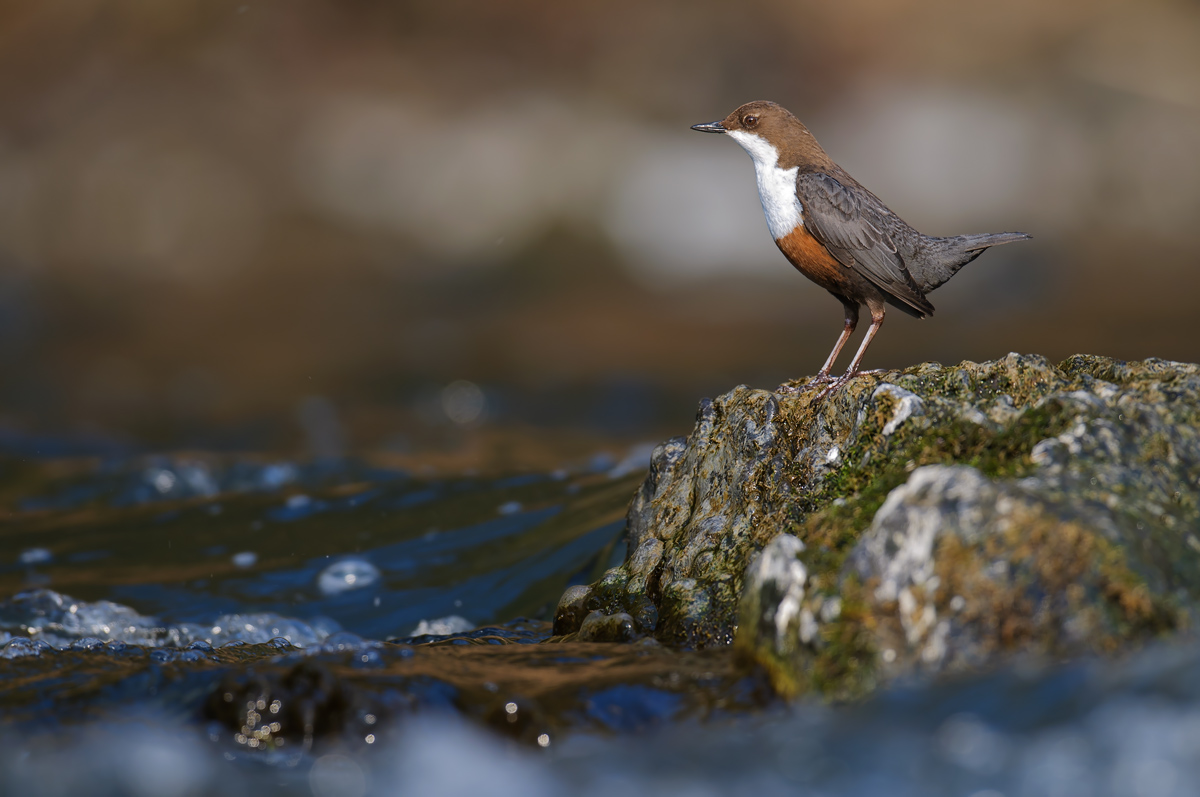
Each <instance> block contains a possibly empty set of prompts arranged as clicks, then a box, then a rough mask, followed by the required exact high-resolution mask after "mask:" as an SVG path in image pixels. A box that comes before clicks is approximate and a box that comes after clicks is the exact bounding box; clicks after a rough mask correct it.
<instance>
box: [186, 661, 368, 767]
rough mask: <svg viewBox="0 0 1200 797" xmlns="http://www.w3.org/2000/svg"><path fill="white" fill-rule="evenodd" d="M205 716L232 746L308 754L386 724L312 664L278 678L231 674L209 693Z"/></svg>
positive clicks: (338, 680) (343, 683) (350, 688)
mask: <svg viewBox="0 0 1200 797" xmlns="http://www.w3.org/2000/svg"><path fill="white" fill-rule="evenodd" d="M204 713H205V716H206V717H207V718H208V719H211V720H215V721H217V722H218V723H220V724H221V725H224V726H225V727H226V728H228V730H229V731H230V733H231V736H232V739H233V741H234V743H235V744H237V745H240V746H244V747H247V748H249V749H260V750H275V749H278V748H281V747H287V746H289V745H290V746H292V747H296V746H301V747H303V748H304V749H308V748H310V747H312V745H313V742H314V740H315V739H318V738H321V737H328V736H334V735H344V736H348V737H351V738H362V739H365V738H366V736H367V735H369V734H372V733H376V732H378V727H377V726H378V724H379V723H380V721H381V720H382V719H384V717H383V715H382V713H381V708H380V707H379V706H376V705H373V704H372V703H371V702H370V701H369V700H368V699H367V698H366V697H365V696H364V695H361V694H360V693H359V692H358V691H357V690H356V689H355V688H354V687H353V686H352V685H351V684H350V683H348V682H347V681H346V680H344V679H341V678H338V677H337V676H335V675H334V674H333V673H332V672H330V671H329V670H328V669H326V668H324V667H322V666H320V665H318V664H314V663H312V662H302V663H300V664H297V665H296V666H295V667H293V668H291V669H290V670H288V671H287V672H285V673H283V674H282V676H280V675H276V674H270V675H263V676H256V675H254V674H253V673H252V672H249V673H244V674H243V673H238V674H230V675H228V676H226V678H225V679H224V680H223V681H222V682H221V684H220V685H219V686H218V687H217V688H216V689H215V690H213V692H211V693H210V694H209V696H208V700H207V701H206V703H205V707H204ZM373 742H374V737H372V740H371V742H368V743H373Z"/></svg>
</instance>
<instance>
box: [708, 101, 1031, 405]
mask: <svg viewBox="0 0 1200 797" xmlns="http://www.w3.org/2000/svg"><path fill="white" fill-rule="evenodd" d="M692 129H693V130H699V131H700V132H703V133H720V134H723V135H727V136H729V137H730V138H732V139H733V140H734V141H736V142H737V143H738V144H739V145H740V146H741V147H742V149H744V150H745V151H746V152H747V153H748V154H749V155H750V158H751V160H753V161H754V173H755V176H756V178H757V181H758V196H759V199H760V200H761V202H762V208H763V214H764V215H765V216H766V218H767V227H768V228H769V229H770V231H771V237H772V238H773V239H774V240H775V244H776V245H777V246H778V247H779V249H780V251H781V252H783V255H784V257H786V258H787V259H788V261H789V262H791V264H792V265H793V266H795V268H796V269H797V270H798V271H799V272H800V273H801V274H803V275H804V276H806V277H808V278H809V279H810V280H812V281H813V282H815V283H817V284H818V285H820V286H821V287H822V288H824V289H825V290H827V291H829V293H831V294H833V296H834V297H835V298H837V299H838V300H839V301H841V303H842V306H843V308H844V309H845V313H846V315H845V325H844V326H843V328H842V334H841V335H840V336H839V337H838V339H837V343H835V344H834V346H833V351H831V352H830V353H829V357H828V358H827V359H826V360H825V364H824V365H823V366H821V370H820V371H818V372H817V375H816V376H815V377H814V378H813V379H812V380H810V381H809V382H808V384H809V385H812V384H827V387H826V388H825V390H824V391H822V394H821V395H827V394H828V393H829V392H831V391H833V390H836V389H838V388H840V387H841V386H842V385H845V384H846V383H847V382H849V381H850V380H851V379H853V378H854V377H855V376H856V375H858V374H859V373H861V372H860V370H859V368H860V366H861V365H862V359H863V355H864V354H866V352H867V347H868V346H870V345H871V341H872V340H873V339H874V338H875V335H876V333H878V332H879V328H880V327H881V326H882V325H883V318H884V315H885V314H886V310H887V306H888V305H891V306H893V307H895V308H897V309H899V310H900V311H902V312H904V313H907V314H908V315H911V316H915V317H916V318H926V317H928V316H930V315H933V305H932V304H930V303H929V299H928V298H926V294H928V293H929V292H930V291H932V290H934V289H935V288H937V287H938V286H939V285H942V284H943V283H945V282H946V281H947V280H949V279H950V278H951V277H953V276H954V275H955V273H957V272H958V270H959V269H960V268H962V267H963V266H965V265H966V264H967V263H970V262H971V261H972V260H974V259H975V258H977V257H979V255H981V254H982V253H983V251H984V250H985V249H988V248H989V247H992V246H999V245H1000V244H1007V243H1012V242H1013V241H1023V240H1026V239H1028V238H1032V236H1031V235H1029V234H1028V233H1023V232H1001V233H984V234H980V235H956V236H951V237H948V238H936V237H933V236H929V235H924V234H922V233H920V232H918V231H917V230H915V229H913V228H912V227H911V226H909V225H908V224H907V223H906V222H905V221H904V220H903V219H901V218H900V217H899V216H897V215H896V214H895V213H893V212H892V211H891V210H890V209H889V208H888V207H887V205H885V204H883V202H882V201H881V200H880V199H879V197H877V196H875V195H874V194H873V193H871V192H870V191H868V190H867V189H866V188H865V187H864V186H863V185H862V184H861V183H859V182H858V181H857V180H855V179H854V178H853V177H851V176H850V174H849V173H848V172H847V171H846V170H845V169H843V168H842V167H840V166H838V165H837V164H836V163H834V162H833V159H832V158H830V157H829V155H828V154H826V152H825V150H824V149H822V148H821V145H820V144H818V143H817V139H816V138H815V137H814V136H813V134H812V133H810V132H809V130H808V128H807V127H805V126H804V124H803V123H801V121H800V120H799V119H797V118H796V117H795V116H794V115H793V114H792V113H791V112H790V111H788V110H787V109H786V108H784V107H783V106H781V105H778V104H776V103H774V102H769V101H765V100H759V101H756V102H748V103H746V104H745V105H742V106H741V107H739V108H738V109H737V110H735V111H734V112H733V113H731V114H729V115H728V116H726V117H725V118H724V119H720V120H718V121H715V122H708V123H705V124H698V125H692ZM863 305H866V307H867V310H868V311H869V312H870V313H871V326H870V328H869V329H868V330H867V334H866V335H865V336H864V337H863V341H862V344H861V345H860V346H859V347H858V351H857V352H856V353H855V355H854V359H853V360H851V361H850V366H849V367H848V368H847V369H846V372H845V373H844V374H843V375H842V376H841V377H838V378H836V379H835V378H834V377H833V376H832V375H831V371H832V369H833V366H834V363H835V362H836V361H837V358H838V355H839V354H841V351H842V347H843V346H845V345H846V341H847V340H848V339H849V338H850V336H851V335H852V334H853V333H854V330H855V328H856V327H857V326H858V314H859V309H860V308H861V307H862V306H863ZM780 390H781V391H784V392H790V391H795V390H797V388H793V387H790V386H788V385H787V384H785V385H781V386H780Z"/></svg>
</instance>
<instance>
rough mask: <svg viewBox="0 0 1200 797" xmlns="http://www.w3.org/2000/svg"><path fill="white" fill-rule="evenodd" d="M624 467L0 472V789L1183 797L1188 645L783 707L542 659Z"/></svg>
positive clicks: (739, 669)
mask: <svg viewBox="0 0 1200 797" xmlns="http://www.w3.org/2000/svg"><path fill="white" fill-rule="evenodd" d="M644 454H645V452H644V451H639V452H634V453H633V455H632V456H631V458H630V459H628V460H626V461H624V462H614V461H612V460H605V459H602V458H598V459H596V460H595V461H593V462H592V463H589V464H587V465H583V466H579V467H574V468H564V469H559V470H554V471H550V472H546V473H520V474H514V475H511V476H508V477H482V476H471V475H461V476H457V477H452V478H446V477H439V478H432V477H421V476H416V475H413V474H411V473H408V472H404V471H400V470H394V469H387V468H380V467H373V466H370V465H368V464H364V463H356V462H346V461H328V462H315V463H312V462H310V463H300V462H291V461H263V460H248V459H237V458H224V459H221V458H215V457H199V456H193V457H184V456H176V457H159V458H132V459H130V458H121V459H109V460H103V461H96V460H89V461H79V460H76V459H68V458H65V457H60V458H53V457H50V458H43V459H32V460H31V459H28V458H21V457H18V456H10V457H8V458H7V459H5V460H4V461H3V463H2V470H0V473H2V474H3V484H2V485H0V499H2V500H3V501H4V503H5V506H6V507H7V516H6V517H5V518H4V519H3V521H2V525H0V598H2V600H0V645H2V646H0V673H3V677H2V678H0V717H2V718H3V726H2V729H0V742H2V743H0V789H2V790H3V791H4V792H5V793H20V794H63V795H66V794H72V795H73V794H139V795H185V794H223V795H224V794H240V793H256V792H257V793H263V792H269V793H276V792H282V793H294V794H314V795H318V797H324V795H352V796H353V797H361V795H365V794H401V793H404V794H514V795H516V794H534V795H543V794H545V795H551V794H561V793H573V792H578V793H587V794H592V793H595V794H601V793H604V794H607V793H617V792H628V793H631V794H669V793H679V794H743V793H764V794H775V793H778V794H791V793H814V794H889V795H894V794H913V795H925V794H963V795H969V794H974V795H977V797H995V795H997V794H1000V795H1011V794H1046V795H1050V794H1062V795H1073V794H1137V795H1151V796H1152V797H1153V796H1156V795H1164V796H1165V795H1177V794H1178V795H1185V794H1197V793H1200V777H1198V776H1200V766H1198V765H1197V763H1198V761H1200V678H1197V677H1196V676H1197V675H1200V652H1198V651H1197V650H1196V649H1194V648H1193V647H1190V646H1189V645H1188V644H1176V645H1174V646H1161V647H1156V648H1152V649H1149V650H1146V651H1142V652H1139V653H1136V654H1133V655H1131V656H1129V657H1127V658H1125V659H1123V660H1118V661H1113V662H1084V663H1074V664H1059V665H1052V664H1046V663H1040V664H1037V665H1036V666H1035V665H1033V664H1030V663H1023V664H1021V665H1020V666H1015V665H1014V666H1013V667H1009V668H1008V669H1005V670H1003V671H1000V672H997V673H992V674H990V675H986V676H978V677H974V678H968V679H963V680H960V681H956V682H952V683H941V684H937V685H929V684H920V683H913V684H906V685H900V686H896V687H893V688H891V689H889V690H888V691H886V692H884V693H882V694H880V695H878V696H876V697H875V698H873V699H871V700H868V701H866V702H865V703H863V704H860V705H856V706H842V707H829V706H824V705H821V704H819V703H816V702H801V703H799V704H794V705H785V704H783V703H782V702H781V701H780V700H778V699H777V698H776V697H774V696H773V695H772V694H771V692H770V690H769V688H768V687H767V685H766V683H765V681H764V679H763V678H762V677H761V675H760V674H759V673H756V672H754V671H751V670H748V669H745V668H744V667H743V666H742V665H740V664H739V663H738V662H737V661H736V660H735V658H734V657H733V656H732V654H731V651H730V650H727V649H720V650H706V651H672V650H669V649H666V648H663V647H661V646H659V645H657V644H653V643H646V642H642V643H634V644H595V643H563V642H560V641H558V640H555V639H553V638H551V629H550V623H549V619H550V618H551V616H552V614H553V609H554V605H555V603H556V601H557V599H558V596H559V595H560V594H561V593H562V592H563V590H564V589H565V588H566V587H567V586H569V585H571V584H574V583H584V582H589V581H591V580H594V579H595V578H596V577H597V576H598V575H599V574H600V573H602V572H603V571H604V570H605V569H606V568H608V567H610V566H612V565H613V564H615V563H616V562H619V561H620V560H621V558H622V557H623V556H624V553H625V552H624V547H623V542H622V540H621V531H622V527H623V516H624V512H625V508H626V504H627V502H628V499H629V497H630V496H631V495H632V493H633V491H634V489H635V488H636V486H637V484H638V483H639V481H640V480H641V478H642V477H643V475H644V474H643V470H642V467H641V466H642V463H641V459H642V458H643V457H644Z"/></svg>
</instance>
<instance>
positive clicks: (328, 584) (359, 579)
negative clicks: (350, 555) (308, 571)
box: [317, 559, 380, 595]
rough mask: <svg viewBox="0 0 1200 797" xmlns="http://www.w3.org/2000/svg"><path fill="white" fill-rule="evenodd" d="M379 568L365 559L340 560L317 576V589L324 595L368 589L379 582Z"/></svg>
mask: <svg viewBox="0 0 1200 797" xmlns="http://www.w3.org/2000/svg"><path fill="white" fill-rule="evenodd" d="M379 576H380V573H379V568H378V567H376V566H375V565H373V564H371V563H370V562H368V561H366V560H365V559H342V560H341V561H338V562H334V563H333V564H331V565H330V566H329V567H327V568H325V569H324V570H322V571H321V574H320V575H319V576H317V588H318V589H320V590H321V592H322V593H324V594H326V595H339V594H341V593H343V592H348V591H350V590H352V589H362V588H363V587H369V586H371V585H372V584H374V583H376V582H377V581H379Z"/></svg>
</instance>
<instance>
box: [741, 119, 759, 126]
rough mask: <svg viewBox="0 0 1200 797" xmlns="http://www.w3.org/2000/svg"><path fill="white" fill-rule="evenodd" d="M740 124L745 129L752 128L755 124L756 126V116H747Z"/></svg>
mask: <svg viewBox="0 0 1200 797" xmlns="http://www.w3.org/2000/svg"><path fill="white" fill-rule="evenodd" d="M742 124H743V125H745V126H746V127H754V126H755V125H756V124H758V117H757V116H747V117H746V118H745V119H743V120H742Z"/></svg>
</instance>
